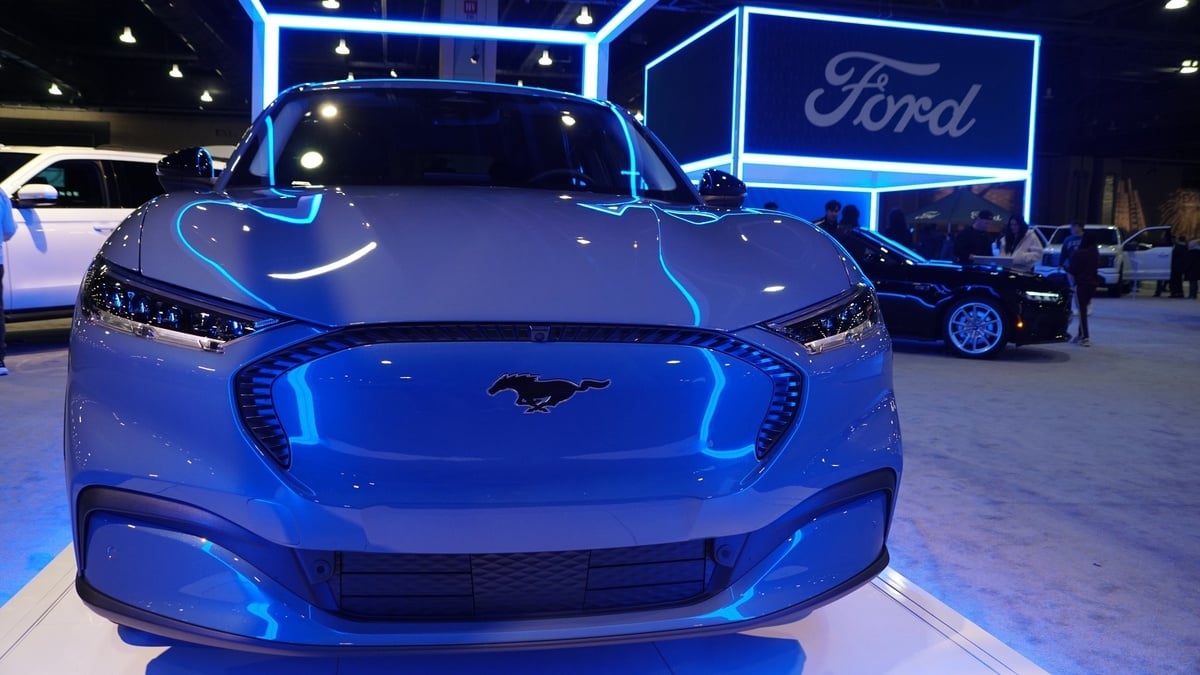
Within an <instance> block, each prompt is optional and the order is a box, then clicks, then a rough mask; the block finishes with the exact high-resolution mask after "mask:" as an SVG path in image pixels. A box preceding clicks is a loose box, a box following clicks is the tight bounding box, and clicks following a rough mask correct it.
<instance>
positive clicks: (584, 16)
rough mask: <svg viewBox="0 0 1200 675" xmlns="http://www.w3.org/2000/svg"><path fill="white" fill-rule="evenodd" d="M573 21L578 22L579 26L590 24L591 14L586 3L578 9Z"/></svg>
mask: <svg viewBox="0 0 1200 675" xmlns="http://www.w3.org/2000/svg"><path fill="white" fill-rule="evenodd" d="M575 23H577V24H579V25H580V26H590V25H592V15H591V14H589V13H588V8H587V5H584V6H583V8H582V9H580V10H579V16H577V17H575Z"/></svg>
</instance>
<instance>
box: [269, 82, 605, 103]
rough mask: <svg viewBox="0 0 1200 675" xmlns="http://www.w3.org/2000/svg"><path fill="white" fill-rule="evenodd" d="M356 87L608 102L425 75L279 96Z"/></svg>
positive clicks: (301, 88) (297, 88)
mask: <svg viewBox="0 0 1200 675" xmlns="http://www.w3.org/2000/svg"><path fill="white" fill-rule="evenodd" d="M354 89H424V90H430V89H442V90H446V91H465V92H484V93H488V92H490V93H498V94H507V95H524V96H536V97H540V98H547V99H558V100H570V101H574V102H578V103H589V104H592V105H605V104H604V103H603V102H601V101H597V100H596V99H592V98H587V97H586V96H580V95H579V94H572V93H569V92H565V91H559V90H556V89H542V88H540V87H526V86H523V85H515V84H501V83H497V82H475V81H470V80H422V79H392V78H359V79H353V80H334V81H331V82H308V83H305V84H297V85H294V86H292V87H289V88H288V89H285V90H284V91H283V92H281V93H280V94H279V98H281V99H282V98H287V97H289V96H291V95H292V94H296V93H300V92H310V91H344V90H354Z"/></svg>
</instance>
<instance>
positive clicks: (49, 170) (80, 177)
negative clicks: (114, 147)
mask: <svg viewBox="0 0 1200 675" xmlns="http://www.w3.org/2000/svg"><path fill="white" fill-rule="evenodd" d="M29 182H30V183H44V184H48V185H53V186H54V187H55V189H57V190H58V201H56V202H54V204H53V206H58V207H75V208H81V207H94V208H102V207H104V206H105V199H104V179H103V176H102V175H101V173H100V165H99V164H97V163H96V162H93V161H91V160H86V159H65V160H62V161H61V162H55V163H54V164H51V165H50V166H48V167H46V168H45V169H42V170H41V172H39V173H38V175H36V176H34V178H33V180H31V181H29Z"/></svg>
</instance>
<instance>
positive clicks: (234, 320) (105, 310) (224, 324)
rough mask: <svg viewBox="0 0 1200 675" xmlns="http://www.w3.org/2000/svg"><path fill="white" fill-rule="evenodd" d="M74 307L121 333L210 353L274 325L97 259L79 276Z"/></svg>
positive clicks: (267, 319) (241, 309)
mask: <svg viewBox="0 0 1200 675" xmlns="http://www.w3.org/2000/svg"><path fill="white" fill-rule="evenodd" d="M79 309H80V311H81V312H83V314H84V315H86V316H88V317H89V318H92V319H94V320H96V321H99V322H100V323H102V324H104V325H105V326H108V327H110V328H113V329H114V330H118V331H121V332H123V333H129V334H130V335H137V336H140V337H144V338H147V339H151V340H158V341H162V342H167V343H170V344H174V345H178V346H181V347H191V348H193V349H201V350H204V351H212V352H220V351H222V349H223V347H224V345H225V344H226V343H228V342H230V341H232V340H236V339H238V338H240V337H244V336H246V335H249V334H250V333H253V332H254V331H257V330H261V329H262V328H265V327H267V326H270V325H273V324H276V323H278V322H279V319H278V318H276V317H273V316H270V315H268V314H265V313H260V312H256V311H254V310H251V309H247V308H245V307H239V306H236V305H232V304H229V303H224V302H221V301H219V300H215V299H213V298H203V299H201V298H197V297H194V296H192V295H191V294H188V293H186V292H184V291H182V290H179V289H174V288H169V287H167V286H165V285H161V284H155V283H152V282H150V281H148V280H146V279H144V278H141V277H139V276H138V275H136V274H135V273H133V272H131V271H129V270H125V269H122V268H119V267H117V266H115V265H112V264H111V263H107V262H104V261H102V260H100V259H97V260H96V262H94V263H92V266H91V268H90V269H89V270H88V273H87V276H85V277H84V280H83V287H82V289H81V291H80V294H79Z"/></svg>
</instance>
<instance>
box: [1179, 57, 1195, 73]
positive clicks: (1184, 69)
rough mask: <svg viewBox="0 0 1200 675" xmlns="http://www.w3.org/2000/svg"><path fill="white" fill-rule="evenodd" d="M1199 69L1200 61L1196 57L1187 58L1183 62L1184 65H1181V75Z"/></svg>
mask: <svg viewBox="0 0 1200 675" xmlns="http://www.w3.org/2000/svg"><path fill="white" fill-rule="evenodd" d="M1197 70H1200V61H1197V60H1196V59H1187V60H1186V61H1184V62H1183V65H1182V66H1180V67H1179V73H1180V74H1181V75H1191V74H1192V73H1194V72H1196V71H1197Z"/></svg>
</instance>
